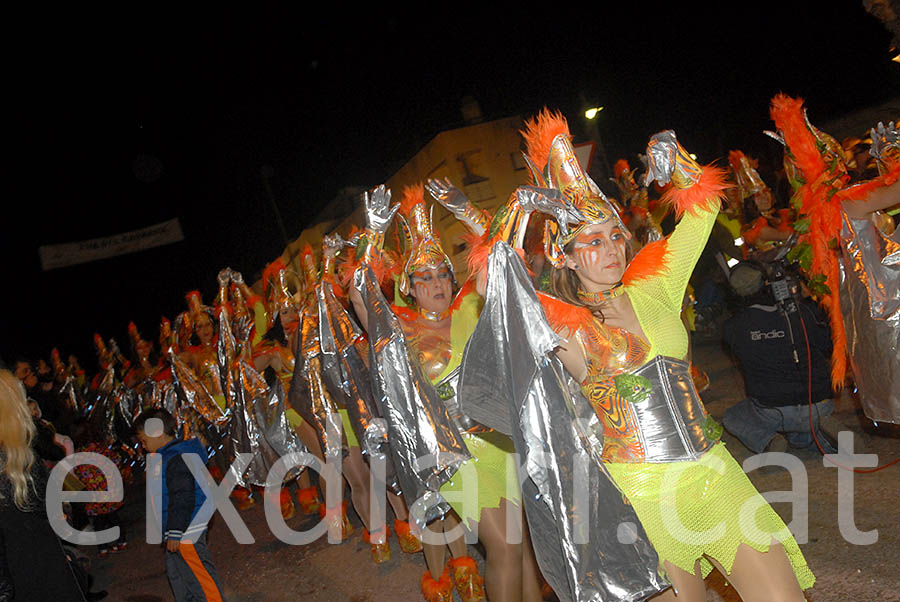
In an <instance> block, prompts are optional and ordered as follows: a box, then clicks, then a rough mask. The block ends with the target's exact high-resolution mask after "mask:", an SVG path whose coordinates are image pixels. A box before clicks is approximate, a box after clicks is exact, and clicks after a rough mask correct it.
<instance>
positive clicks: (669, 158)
mask: <svg viewBox="0 0 900 602" xmlns="http://www.w3.org/2000/svg"><path fill="white" fill-rule="evenodd" d="M641 159H642V160H644V161H645V163H646V167H647V173H646V174H644V180H643V184H644V186H649V185H650V184H651V183H652V182H654V181H656V182H657V183H658V184H659V185H660V186H665V185H666V184H668V183H669V182H672V183H673V184H674V185H675V186H676V187H677V188H690V187H691V186H693V184H694V183H695V182H696V181H697V180H699V179H700V171H701V168H700V165H698V164H697V162H696V161H695V160H694V159H692V158H691V155H690V153H688V152H687V151H686V150H685V149H684V147H683V146H681V144H679V143H678V139H677V138H676V137H675V132H673V131H672V130H664V131H662V132H659V133H658V134H654V135H653V137H651V138H650V142H649V143H647V155H646V157H641Z"/></svg>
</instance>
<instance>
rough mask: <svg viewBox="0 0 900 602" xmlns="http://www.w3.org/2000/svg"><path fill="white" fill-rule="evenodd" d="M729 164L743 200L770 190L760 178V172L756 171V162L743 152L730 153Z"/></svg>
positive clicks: (734, 151)
mask: <svg viewBox="0 0 900 602" xmlns="http://www.w3.org/2000/svg"><path fill="white" fill-rule="evenodd" d="M728 164H729V165H730V166H731V173H732V174H734V181H735V182H736V183H737V190H738V194H740V197H741V200H744V199H746V198H747V197H748V196H753V195H754V194H756V193H758V192H762V191H763V190H767V189H768V188H769V187H768V186H766V183H765V182H763V181H762V178H760V177H759V172H758V171H756V161H753V160H752V159H750V158H749V157H747V156H746V155H745V154H744V153H743V152H741V151H739V150H733V151H729V152H728Z"/></svg>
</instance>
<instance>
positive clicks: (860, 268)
mask: <svg viewBox="0 0 900 602" xmlns="http://www.w3.org/2000/svg"><path fill="white" fill-rule="evenodd" d="M770 115H771V117H772V120H773V121H774V122H775V125H776V126H777V128H778V133H771V132H766V133H767V134H769V135H770V136H771V137H773V138H775V139H776V140H778V141H779V142H781V143H782V144H784V145H785V153H784V164H785V171H786V172H787V174H788V179H789V180H790V181H791V182H792V184H793V185H794V196H793V198H792V204H794V205H795V206H796V207H797V209H798V211H799V212H800V213H801V214H802V216H803V219H802V220H799V221H797V222H796V223H795V225H794V229H795V231H796V233H797V236H798V244H797V245H796V246H795V247H794V248H793V249H792V250H791V253H790V254H789V255H788V258H796V259H797V260H798V262H799V263H800V266H801V268H803V270H804V271H805V272H806V275H807V277H808V278H807V279H808V286H809V289H810V291H811V292H812V293H813V295H814V296H815V297H817V298H818V299H819V301H820V302H821V303H822V305H823V306H824V307H825V308H826V309H827V310H828V313H829V316H830V318H831V320H830V322H831V336H832V341H833V342H834V351H833V354H832V363H831V365H832V371H831V377H832V385H833V386H834V388H835V389H839V388H840V387H842V386H843V384H844V380H845V376H846V374H847V372H848V360H849V368H850V369H851V370H852V373H853V377H854V379H855V381H856V384H857V386H858V388H859V396H860V402H861V404H862V407H863V410H864V412H865V414H866V416H868V417H869V418H870V419H872V420H875V421H879V422H881V421H884V422H894V423H900V383H898V378H900V353H898V351H897V349H898V348H900V267H898V265H900V259H898V258H900V244H898V243H900V234H898V233H897V232H893V234H890V235H889V234H887V233H885V232H882V231H881V230H880V229H879V228H878V227H876V222H878V221H879V220H878V216H877V214H874V213H873V212H877V211H878V210H881V209H887V208H889V207H891V206H893V205H896V204H897V203H898V202H900V198H898V195H900V184H897V179H898V177H900V133H898V131H897V129H896V128H895V127H894V124H893V123H891V124H889V125H888V126H887V127H885V126H884V124H879V127H878V128H877V129H873V130H872V148H871V151H870V152H871V153H872V155H873V156H874V157H875V158H876V162H877V164H878V170H879V173H880V175H879V176H878V177H877V178H874V179H872V180H868V181H866V182H862V183H858V184H855V185H850V181H851V176H850V174H849V171H848V168H847V165H846V164H845V159H844V153H843V149H842V148H841V146H840V145H839V144H838V142H837V140H835V139H834V138H832V137H831V136H829V135H828V134H827V133H825V132H821V131H819V130H818V129H816V128H815V127H814V126H813V125H812V124H811V123H810V122H809V120H808V119H807V118H806V110H805V109H804V108H803V100H802V99H797V98H790V97H788V96H785V95H783V94H779V95H777V96H775V98H773V99H772V105H771V108H770ZM888 350H891V351H888Z"/></svg>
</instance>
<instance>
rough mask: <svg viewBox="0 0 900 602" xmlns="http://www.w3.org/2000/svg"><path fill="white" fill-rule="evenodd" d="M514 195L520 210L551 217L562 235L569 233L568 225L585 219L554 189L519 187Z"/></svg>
mask: <svg viewBox="0 0 900 602" xmlns="http://www.w3.org/2000/svg"><path fill="white" fill-rule="evenodd" d="M516 194H517V195H518V197H517V198H518V201H519V205H521V207H522V209H524V210H526V211H540V212H541V213H546V214H548V215H551V216H553V218H554V219H555V220H556V222H557V223H558V224H559V227H560V230H562V232H563V234H564V235H565V234H568V232H569V224H577V223H579V222H582V221H584V219H585V217H584V215H582V213H581V211H579V210H578V209H577V208H576V207H575V205H573V204H572V202H571V201H569V200H568V199H567V198H566V197H564V196H563V194H562V193H561V192H560V191H559V190H557V189H555V188H541V187H539V186H519V188H518V190H517V191H516Z"/></svg>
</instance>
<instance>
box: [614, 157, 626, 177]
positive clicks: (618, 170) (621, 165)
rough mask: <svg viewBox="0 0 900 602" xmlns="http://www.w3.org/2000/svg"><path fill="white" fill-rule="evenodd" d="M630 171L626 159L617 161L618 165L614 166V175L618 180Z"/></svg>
mask: <svg viewBox="0 0 900 602" xmlns="http://www.w3.org/2000/svg"><path fill="white" fill-rule="evenodd" d="M629 169H630V167H629V165H628V161H626V160H625V159H619V160H618V161H616V164H615V165H613V175H614V176H615V177H616V179H617V180H618V179H619V178H620V177H621V176H622V174H623V173H625V172H626V171H628V170H629Z"/></svg>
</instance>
